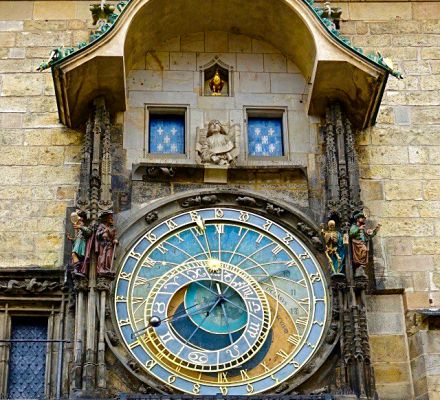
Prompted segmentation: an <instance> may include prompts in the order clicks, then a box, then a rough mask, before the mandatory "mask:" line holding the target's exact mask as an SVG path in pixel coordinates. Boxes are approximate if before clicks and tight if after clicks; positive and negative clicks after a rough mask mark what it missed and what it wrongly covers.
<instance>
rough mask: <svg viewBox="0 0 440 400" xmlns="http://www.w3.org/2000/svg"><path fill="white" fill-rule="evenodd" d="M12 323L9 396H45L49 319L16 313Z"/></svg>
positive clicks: (21, 397) (20, 397)
mask: <svg viewBox="0 0 440 400" xmlns="http://www.w3.org/2000/svg"><path fill="white" fill-rule="evenodd" d="M11 326H12V328H11V339H12V342H11V347H10V354H9V374H8V398H11V399H36V398H43V397H44V394H45V393H44V387H45V384H44V383H45V373H46V347H47V342H46V340H47V319H46V318H21V317H13V318H12V324H11Z"/></svg>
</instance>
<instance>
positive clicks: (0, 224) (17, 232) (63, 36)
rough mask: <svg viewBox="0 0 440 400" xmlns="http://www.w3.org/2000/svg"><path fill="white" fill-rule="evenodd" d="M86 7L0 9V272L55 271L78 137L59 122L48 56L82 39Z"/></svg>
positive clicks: (12, 5)
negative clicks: (42, 268) (42, 66)
mask: <svg viewBox="0 0 440 400" xmlns="http://www.w3.org/2000/svg"><path fill="white" fill-rule="evenodd" d="M88 6H89V5H88V2H73V1H72V2H70V1H60V2H58V1H57V2H53V1H37V2H32V1H16V2H14V1H1V2H0V153H1V157H0V176H1V177H2V179H1V182H0V210H1V211H0V266H1V267H21V266H31V265H37V266H45V267H60V266H61V265H62V263H63V243H64V236H65V228H64V221H65V215H66V207H67V206H71V205H73V203H72V200H73V198H74V193H75V191H76V189H77V184H78V173H79V164H78V162H79V153H80V146H81V141H82V135H81V133H79V132H75V131H72V130H69V129H66V128H65V127H63V126H62V125H60V124H59V122H58V113H57V105H56V101H55V96H54V89H53V84H52V76H51V74H50V72H49V71H47V72H44V73H40V72H37V71H36V68H37V67H38V65H39V64H40V62H42V61H43V60H46V59H47V56H48V54H49V53H50V51H51V49H53V48H54V47H58V46H66V47H68V46H71V45H72V44H74V43H77V42H79V41H81V40H83V39H84V38H85V37H87V35H88V28H87V23H88V22H87V21H89V20H90V14H89V11H88Z"/></svg>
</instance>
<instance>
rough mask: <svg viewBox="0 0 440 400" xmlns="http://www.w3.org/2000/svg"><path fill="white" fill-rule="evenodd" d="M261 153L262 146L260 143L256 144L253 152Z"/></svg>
mask: <svg viewBox="0 0 440 400" xmlns="http://www.w3.org/2000/svg"><path fill="white" fill-rule="evenodd" d="M262 151H263V146H262V145H261V143H257V144H256V145H255V152H257V153H261V152H262Z"/></svg>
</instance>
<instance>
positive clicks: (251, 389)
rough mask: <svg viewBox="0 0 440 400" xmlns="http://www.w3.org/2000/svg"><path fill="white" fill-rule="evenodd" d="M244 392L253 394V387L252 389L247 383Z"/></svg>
mask: <svg viewBox="0 0 440 400" xmlns="http://www.w3.org/2000/svg"><path fill="white" fill-rule="evenodd" d="M246 391H247V392H248V393H254V387H253V386H252V385H251V384H250V383H248V384H247V385H246Z"/></svg>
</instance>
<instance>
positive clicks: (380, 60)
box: [38, 0, 403, 79]
mask: <svg viewBox="0 0 440 400" xmlns="http://www.w3.org/2000/svg"><path fill="white" fill-rule="evenodd" d="M131 1H132V0H126V1H120V2H119V3H118V4H117V5H116V9H117V11H118V13H114V12H112V13H111V14H109V15H107V16H106V17H107V21H108V22H105V23H103V24H101V25H100V26H99V28H98V29H97V30H96V31H95V32H94V33H93V34H91V35H90V38H89V41H88V42H80V43H78V45H77V46H76V47H66V48H65V47H59V48H56V49H54V50H52V53H51V55H50V57H49V60H48V61H46V62H43V63H41V64H40V66H39V67H38V71H43V70H45V69H47V68H50V67H54V66H55V65H56V64H59V63H60V62H61V61H63V60H65V59H67V58H70V57H72V56H73V55H74V54H75V55H76V54H77V53H79V52H80V51H82V50H84V49H86V48H89V47H91V46H93V45H94V44H95V43H97V42H98V41H99V40H100V39H101V38H103V37H104V36H105V35H107V34H108V32H110V31H111V30H112V29H113V27H114V26H115V25H116V23H117V21H118V20H119V18H120V17H121V15H122V14H123V13H124V10H125V9H126V8H127V6H128V5H129V4H130V3H131ZM302 2H303V3H304V4H306V5H307V6H308V7H309V9H310V10H311V11H312V12H313V14H314V15H315V16H316V17H317V18H318V20H319V21H320V22H321V24H322V25H323V26H324V27H325V28H326V29H327V31H328V32H329V33H330V34H331V35H332V37H333V38H334V39H336V40H337V41H338V42H340V43H341V44H342V45H343V46H344V47H345V48H347V49H348V50H350V51H351V52H354V53H355V54H356V55H357V56H360V57H361V58H363V59H365V60H367V61H369V62H371V63H373V64H375V65H377V66H379V67H381V68H383V69H384V70H386V71H387V72H389V73H390V74H391V75H393V76H394V77H396V78H398V79H403V76H402V74H401V73H400V72H399V71H397V70H395V69H394V68H393V64H392V62H391V60H390V59H389V58H384V57H383V56H382V54H381V53H380V52H376V53H375V54H374V53H369V54H367V55H365V54H364V51H363V49H362V48H360V47H357V46H354V45H353V44H352V43H351V41H350V39H348V38H346V37H344V36H342V35H341V33H340V32H339V31H338V29H337V27H336V25H335V23H334V22H333V21H331V20H330V19H329V18H326V17H325V15H328V13H326V9H325V8H322V7H315V6H314V0H302Z"/></svg>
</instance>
